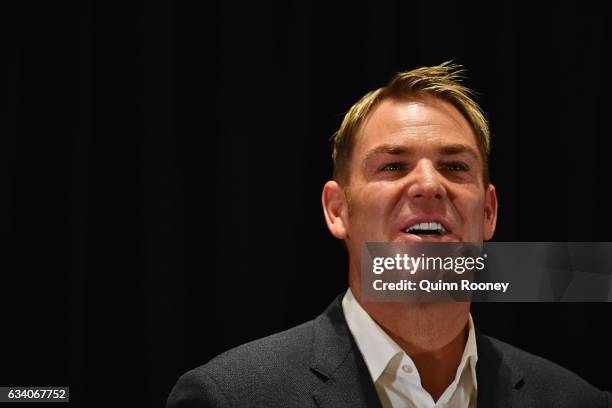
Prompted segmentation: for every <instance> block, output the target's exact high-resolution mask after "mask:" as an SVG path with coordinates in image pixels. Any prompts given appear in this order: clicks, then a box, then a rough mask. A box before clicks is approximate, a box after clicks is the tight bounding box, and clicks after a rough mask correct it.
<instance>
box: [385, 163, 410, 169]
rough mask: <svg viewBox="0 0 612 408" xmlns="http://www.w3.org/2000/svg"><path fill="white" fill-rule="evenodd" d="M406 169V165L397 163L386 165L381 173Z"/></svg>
mask: <svg viewBox="0 0 612 408" xmlns="http://www.w3.org/2000/svg"><path fill="white" fill-rule="evenodd" d="M405 168H406V166H405V164H404V163H401V162H395V163H389V164H385V165H384V166H383V167H382V168H381V171H399V170H404V169H405Z"/></svg>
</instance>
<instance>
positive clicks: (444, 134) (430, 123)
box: [354, 96, 478, 156]
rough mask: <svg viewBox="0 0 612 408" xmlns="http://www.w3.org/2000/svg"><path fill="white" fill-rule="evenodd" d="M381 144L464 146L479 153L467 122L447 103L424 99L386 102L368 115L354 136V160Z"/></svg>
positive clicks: (416, 146)
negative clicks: (355, 137) (355, 157)
mask: <svg viewBox="0 0 612 408" xmlns="http://www.w3.org/2000/svg"><path fill="white" fill-rule="evenodd" d="M381 144H402V145H409V146H410V147H414V148H417V149H418V148H420V147H436V146H439V147H441V146H443V145H446V144H464V145H468V146H471V147H472V148H473V149H474V150H476V151H478V146H477V144H476V136H475V135H474V131H473V130H472V127H471V126H470V124H469V123H468V121H467V119H466V118H465V117H464V116H463V115H462V114H461V113H460V112H459V110H457V108H455V107H454V106H453V105H452V104H450V103H449V102H446V101H445V100H443V99H439V98H435V97H431V96H424V97H419V98H418V99H409V100H397V99H385V100H383V101H382V102H380V103H379V104H378V105H377V106H376V107H375V108H374V110H373V111H372V112H371V113H370V115H369V116H368V118H367V119H366V120H365V122H364V123H363V125H362V127H361V129H360V130H359V132H358V134H357V140H356V144H355V151H354V153H355V156H360V155H361V154H365V153H367V151H369V150H370V149H372V148H375V147H376V146H377V145H381Z"/></svg>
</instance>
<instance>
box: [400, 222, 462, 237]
mask: <svg viewBox="0 0 612 408" xmlns="http://www.w3.org/2000/svg"><path fill="white" fill-rule="evenodd" d="M422 222H439V223H440V224H441V225H442V226H443V227H444V229H445V230H446V234H444V235H426V236H423V235H416V234H411V233H409V232H404V230H405V229H406V228H409V227H411V226H413V225H415V224H420V223H422ZM399 232H400V242H458V241H460V239H459V237H457V236H455V235H454V234H453V232H454V231H453V228H451V226H450V222H448V221H447V220H445V219H443V218H441V217H435V216H433V217H432V216H419V217H413V218H411V219H409V220H408V221H406V222H404V223H403V224H402V226H401V228H400V231H399Z"/></svg>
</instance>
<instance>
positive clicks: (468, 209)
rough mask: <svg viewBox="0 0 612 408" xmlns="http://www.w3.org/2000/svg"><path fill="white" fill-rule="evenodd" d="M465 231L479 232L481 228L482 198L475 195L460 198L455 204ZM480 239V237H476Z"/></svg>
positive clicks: (482, 217)
mask: <svg viewBox="0 0 612 408" xmlns="http://www.w3.org/2000/svg"><path fill="white" fill-rule="evenodd" d="M457 208H458V210H459V212H460V214H461V219H462V221H463V224H464V227H465V229H466V230H467V231H474V232H478V233H480V232H481V231H482V230H483V220H484V200H482V199H479V198H477V197H476V196H474V197H472V198H470V199H465V200H462V201H461V203H458V206H457ZM477 238H479V239H480V237H477Z"/></svg>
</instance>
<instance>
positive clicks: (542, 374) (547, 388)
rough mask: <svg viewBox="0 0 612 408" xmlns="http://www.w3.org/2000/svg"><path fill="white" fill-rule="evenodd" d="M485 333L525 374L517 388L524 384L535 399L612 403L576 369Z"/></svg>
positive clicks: (548, 402)
mask: <svg viewBox="0 0 612 408" xmlns="http://www.w3.org/2000/svg"><path fill="white" fill-rule="evenodd" d="M482 337H483V338H484V341H483V342H482V343H485V342H489V343H490V345H491V346H492V348H493V349H495V350H498V351H499V353H500V356H501V357H500V358H501V359H502V361H503V364H504V365H507V366H509V367H511V368H512V369H513V370H514V371H515V372H518V373H520V374H521V376H520V381H519V382H518V383H517V386H516V388H521V389H522V391H524V392H527V393H528V394H529V395H531V396H532V398H533V399H534V400H536V401H539V402H541V403H545V404H546V405H547V406H548V405H550V406H553V405H554V406H558V407H565V406H593V407H609V406H610V405H609V404H611V403H612V401H611V400H609V398H610V396H609V394H608V393H604V392H602V391H601V390H599V389H597V388H596V387H594V386H593V385H591V384H589V383H588V382H587V381H586V380H584V379H583V378H582V377H580V376H579V375H577V374H575V373H573V372H572V371H570V370H568V369H566V368H564V367H561V366H560V365H558V364H555V363H553V362H552V361H550V360H547V359H545V358H542V357H539V356H536V355H534V354H531V353H529V352H527V351H524V350H521V349H519V348H517V347H515V346H512V345H510V344H508V343H505V342H503V341H501V340H497V339H495V338H492V337H488V336H484V335H483V336H482ZM479 355H480V350H479ZM517 378H519V377H517ZM585 404H586V405H585Z"/></svg>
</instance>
